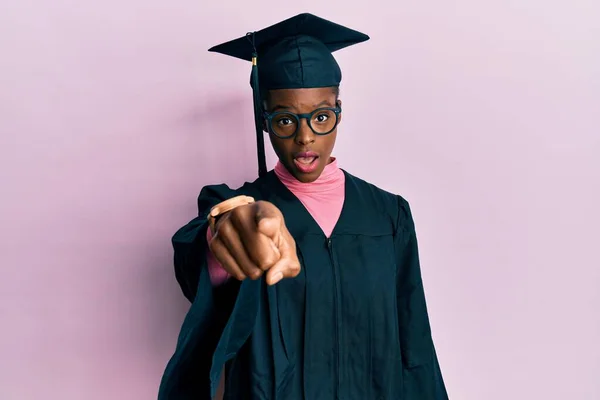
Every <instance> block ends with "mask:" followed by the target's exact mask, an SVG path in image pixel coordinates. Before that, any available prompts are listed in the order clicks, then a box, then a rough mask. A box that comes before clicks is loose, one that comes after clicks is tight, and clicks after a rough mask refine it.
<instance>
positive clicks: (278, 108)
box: [272, 100, 332, 111]
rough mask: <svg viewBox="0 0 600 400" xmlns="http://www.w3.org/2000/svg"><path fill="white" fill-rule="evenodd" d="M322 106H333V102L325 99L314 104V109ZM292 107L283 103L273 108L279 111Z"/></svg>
mask: <svg viewBox="0 0 600 400" xmlns="http://www.w3.org/2000/svg"><path fill="white" fill-rule="evenodd" d="M321 106H330V107H332V105H331V103H330V102H329V100H323V101H322V102H320V103H319V104H315V105H314V106H313V110H315V109H317V108H319V107H321ZM290 108H292V107H288V106H284V105H281V104H278V105H276V106H275V107H273V108H272V111H277V110H289V109H290Z"/></svg>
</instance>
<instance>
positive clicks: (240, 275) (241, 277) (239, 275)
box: [233, 272, 246, 281]
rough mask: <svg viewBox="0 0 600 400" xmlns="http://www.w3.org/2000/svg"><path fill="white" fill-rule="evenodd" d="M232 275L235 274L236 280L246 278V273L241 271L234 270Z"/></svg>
mask: <svg viewBox="0 0 600 400" xmlns="http://www.w3.org/2000/svg"><path fill="white" fill-rule="evenodd" d="M233 276H235V279H237V280H238V281H243V280H244V279H246V275H244V274H243V273H241V272H236V273H235V274H234V275H233Z"/></svg>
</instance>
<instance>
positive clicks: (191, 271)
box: [171, 185, 238, 302]
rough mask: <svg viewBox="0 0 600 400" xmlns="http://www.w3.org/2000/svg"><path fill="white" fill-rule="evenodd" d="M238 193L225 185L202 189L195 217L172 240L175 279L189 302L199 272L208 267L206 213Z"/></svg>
mask: <svg viewBox="0 0 600 400" xmlns="http://www.w3.org/2000/svg"><path fill="white" fill-rule="evenodd" d="M237 194H238V193H237V191H235V190H232V189H230V188H229V187H227V186H226V185H215V186H206V187H204V188H203V189H202V191H201V192H200V195H199V196H198V216H197V217H196V218H194V219H193V220H191V221H190V222H189V223H188V224H186V225H185V226H183V227H182V228H180V229H179V230H178V231H177V232H176V233H175V235H173V238H172V239H171V242H172V244H173V250H174V257H173V263H174V265H175V277H176V279H177V282H178V283H179V286H180V287H181V291H182V292H183V295H184V296H185V297H186V298H187V299H188V300H189V301H190V302H193V301H194V298H195V297H196V291H197V289H198V282H199V277H200V271H201V270H202V268H206V266H207V259H208V255H209V254H208V253H209V249H208V243H207V241H206V234H207V230H208V221H207V216H208V212H209V211H210V209H211V208H212V207H213V206H215V205H217V204H218V203H220V202H222V201H224V200H227V199H229V198H232V197H234V196H236V195H237Z"/></svg>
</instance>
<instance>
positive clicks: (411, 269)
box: [395, 197, 448, 400]
mask: <svg viewBox="0 0 600 400" xmlns="http://www.w3.org/2000/svg"><path fill="white" fill-rule="evenodd" d="M398 201H399V214H398V221H397V228H396V234H395V251H396V257H397V260H398V264H397V265H398V271H397V278H396V282H397V283H396V285H397V302H398V325H399V333H400V345H401V349H402V357H403V360H402V361H403V382H404V385H403V387H404V389H403V391H404V397H403V398H404V399H406V400H447V399H448V394H447V392H446V388H445V385H444V381H443V378H442V373H441V369H440V366H439V363H438V358H437V354H436V351H435V346H434V343H433V340H432V336H431V327H430V323H429V316H428V313H427V305H426V301H425V293H424V289H423V281H422V279H421V268H420V264H419V252H418V245H417V237H416V232H415V225H414V221H413V218H412V213H411V210H410V206H409V204H408V202H406V200H404V199H403V198H401V197H399V198H398Z"/></svg>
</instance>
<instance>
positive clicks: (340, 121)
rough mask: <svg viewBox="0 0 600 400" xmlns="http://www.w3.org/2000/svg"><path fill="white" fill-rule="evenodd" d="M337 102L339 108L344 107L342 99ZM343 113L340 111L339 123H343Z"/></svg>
mask: <svg viewBox="0 0 600 400" xmlns="http://www.w3.org/2000/svg"><path fill="white" fill-rule="evenodd" d="M336 103H337V106H338V107H339V108H342V101H341V100H340V99H338V100H337V102H336ZM342 114H344V113H343V112H340V115H339V116H338V125H339V124H341V123H342Z"/></svg>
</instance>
